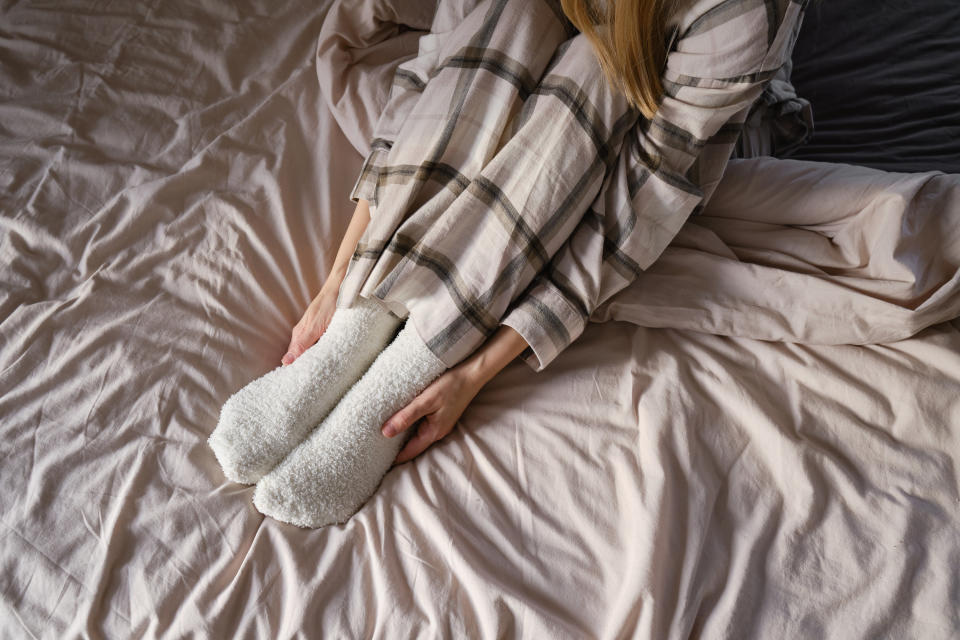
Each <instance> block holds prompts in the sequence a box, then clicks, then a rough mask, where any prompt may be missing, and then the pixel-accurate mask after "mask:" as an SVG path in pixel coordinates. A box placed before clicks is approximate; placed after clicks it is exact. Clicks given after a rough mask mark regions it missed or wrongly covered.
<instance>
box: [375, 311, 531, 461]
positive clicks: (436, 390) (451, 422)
mask: <svg viewBox="0 0 960 640" xmlns="http://www.w3.org/2000/svg"><path fill="white" fill-rule="evenodd" d="M526 348H527V343H526V342H525V341H524V339H523V338H522V337H521V336H520V334H519V333H517V332H516V331H514V330H513V329H512V328H511V327H507V326H501V327H500V328H499V329H498V330H497V332H496V333H495V334H493V336H491V337H490V338H489V339H487V341H486V342H485V343H483V345H482V346H481V347H480V348H479V349H477V350H476V351H475V352H474V353H473V355H471V356H470V357H469V358H467V359H466V360H464V361H463V362H461V363H459V364H458V365H457V366H455V367H453V368H452V369H449V370H447V371H446V372H445V373H444V374H443V375H442V376H440V377H439V378H437V379H436V380H435V381H434V382H433V383H431V384H430V386H428V387H427V388H426V389H424V390H423V392H422V393H421V394H420V395H418V396H417V397H416V398H414V399H413V400H412V401H411V402H410V404H408V405H407V406H406V407H404V408H403V409H401V410H400V411H398V412H397V413H395V414H393V415H392V416H391V417H390V419H389V420H387V421H386V422H385V423H384V424H383V427H382V431H383V435H385V436H387V437H388V438H392V437H394V436H396V435H397V434H399V433H402V432H404V431H406V430H407V429H409V428H410V427H411V426H412V425H413V424H414V423H415V422H416V421H417V420H419V419H420V418H423V422H422V423H420V426H419V427H417V432H416V433H415V434H414V435H413V437H412V438H410V440H409V441H408V442H407V444H406V446H404V447H403V449H401V451H400V453H399V454H397V459H396V461H395V462H396V464H400V463H403V462H406V461H407V460H410V459H411V458H415V457H416V456H418V455H420V453H422V452H423V451H424V450H425V449H426V448H427V447H429V446H430V445H431V444H433V443H434V442H436V441H437V440H439V439H441V438H443V437H444V436H446V435H447V434H448V433H450V431H451V430H452V429H453V427H454V426H455V425H456V423H457V420H459V419H460V416H461V415H462V414H463V412H464V410H465V409H466V408H467V405H468V404H470V401H471V400H473V398H474V397H475V396H476V395H477V393H479V392H480V389H481V388H482V387H483V385H485V384H486V383H487V382H489V381H490V379H491V378H493V376H495V375H496V374H497V373H498V372H499V371H500V370H501V369H503V368H504V367H505V366H507V364H508V363H509V362H510V361H511V360H513V359H514V358H516V357H517V356H518V355H520V353H522V352H523V350H524V349H526Z"/></svg>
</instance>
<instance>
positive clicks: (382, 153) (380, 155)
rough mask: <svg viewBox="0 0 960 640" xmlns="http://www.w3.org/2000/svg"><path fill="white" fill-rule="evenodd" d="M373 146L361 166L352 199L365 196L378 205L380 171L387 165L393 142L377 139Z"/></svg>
mask: <svg viewBox="0 0 960 640" xmlns="http://www.w3.org/2000/svg"><path fill="white" fill-rule="evenodd" d="M371 146H372V148H371V150H370V153H369V154H368V155H367V157H366V159H365V160H364V161H363V166H362V167H361V168H360V175H359V176H358V177H357V181H356V182H355V183H354V185H353V189H352V190H351V191H350V199H351V200H353V201H354V202H356V201H358V200H359V199H360V198H363V199H364V200H366V201H367V202H369V203H370V204H371V205H373V206H376V204H377V191H378V190H379V189H378V185H379V180H380V172H381V171H382V170H383V169H384V168H385V167H386V166H387V156H388V155H390V147H391V146H392V144H391V143H390V142H387V141H386V140H382V139H377V140H374V141H373V144H372V145H371Z"/></svg>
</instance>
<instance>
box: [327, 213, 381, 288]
mask: <svg viewBox="0 0 960 640" xmlns="http://www.w3.org/2000/svg"><path fill="white" fill-rule="evenodd" d="M368 224H370V205H369V203H368V202H367V201H366V200H364V199H363V198H360V199H359V200H357V208H356V209H354V210H353V217H352V218H350V224H349V225H348V226H347V230H346V231H345V232H344V234H343V240H342V241H341V242H340V248H339V249H337V257H336V258H334V259H333V267H332V268H331V269H330V275H328V276H327V281H326V282H325V283H324V284H323V286H324V287H327V286H328V285H329V286H332V287H333V289H334V290H338V289H339V288H340V283H341V282H343V276H345V275H346V273H347V266H348V265H349V264H350V258H351V256H353V252H354V251H355V250H356V248H357V243H358V242H359V241H360V236H362V235H363V232H364V231H366V229H367V225H368Z"/></svg>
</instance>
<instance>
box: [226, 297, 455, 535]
mask: <svg viewBox="0 0 960 640" xmlns="http://www.w3.org/2000/svg"><path fill="white" fill-rule="evenodd" d="M401 326H402V328H401V329H400V331H399V333H397V329H398V328H399V327H401ZM445 369H446V366H445V365H444V364H443V362H442V361H441V360H439V359H438V358H437V357H436V356H435V355H434V354H433V352H431V351H430V350H429V349H428V348H427V346H426V345H425V344H424V343H423V340H422V339H421V338H420V336H419V334H418V333H417V330H416V327H415V326H414V325H413V322H406V323H403V321H402V320H400V319H399V318H397V317H396V316H394V315H393V314H391V313H390V312H389V311H387V310H386V309H385V308H384V307H382V306H381V305H379V304H377V303H375V302H372V301H368V300H365V299H363V298H358V299H357V300H356V302H355V303H354V306H353V307H351V308H349V309H343V308H338V309H337V310H336V311H335V312H334V314H333V317H332V318H331V321H330V325H329V326H328V327H327V330H326V331H325V332H324V334H323V335H322V336H321V337H320V339H319V340H318V341H317V343H316V344H315V345H313V346H312V347H310V348H309V349H307V350H306V351H305V352H304V353H303V355H301V356H300V357H299V358H297V359H296V360H295V361H294V362H293V363H292V364H290V365H287V366H285V367H278V368H276V369H274V370H273V371H270V372H268V373H267V374H266V375H264V376H262V377H260V378H257V379H256V380H254V381H252V382H251V383H249V384H248V385H247V386H245V387H244V388H243V389H241V390H240V391H238V392H237V393H235V394H234V395H233V396H231V397H230V398H229V399H228V400H227V402H226V403H225V404H224V406H223V408H222V410H221V412H220V420H219V422H218V424H217V427H216V428H215V429H214V431H213V433H212V434H211V435H210V438H209V440H208V443H209V445H210V447H211V449H213V451H214V454H215V455H216V457H217V460H218V461H219V463H220V466H221V467H222V468H223V471H224V475H226V477H227V478H228V479H230V480H233V481H235V482H241V483H247V484H252V483H256V485H257V486H256V489H255V490H254V497H253V503H254V506H256V508H257V509H258V510H259V511H260V512H261V513H263V514H264V515H267V516H270V517H272V518H275V519H277V520H280V521H282V522H287V523H290V524H295V525H297V526H301V527H311V528H314V527H321V526H325V525H328V524H334V523H342V522H345V521H346V520H347V519H349V518H350V516H352V515H353V514H354V513H355V512H356V511H357V510H358V509H359V508H360V507H361V506H363V504H364V503H365V502H366V501H367V500H368V499H369V498H370V496H372V495H373V493H374V491H375V490H376V488H377V486H379V484H380V481H381V480H382V479H383V476H384V475H385V474H386V472H387V471H388V470H389V468H390V465H391V464H392V463H393V460H394V459H395V458H396V456H397V453H398V452H399V451H400V448H401V447H402V446H403V444H404V442H405V441H406V439H407V437H405V436H395V437H393V438H387V437H386V436H384V435H383V434H382V433H381V432H380V427H381V426H382V425H383V423H384V422H386V421H387V419H388V418H389V417H390V416H392V415H393V414H394V413H396V412H397V411H399V410H400V409H402V408H403V407H404V406H406V405H407V404H409V402H410V401H411V400H413V398H415V397H416V396H417V394H419V393H420V392H421V391H422V390H423V389H424V388H426V386H427V385H429V384H430V383H431V382H432V381H433V380H435V379H436V378H438V377H439V376H440V375H441V374H442V373H443V372H444V370H445ZM405 435H409V432H408V433H407V434H405Z"/></svg>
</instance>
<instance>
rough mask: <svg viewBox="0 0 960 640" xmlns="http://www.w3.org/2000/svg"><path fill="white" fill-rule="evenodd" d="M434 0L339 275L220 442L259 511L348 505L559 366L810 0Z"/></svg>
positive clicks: (302, 517)
mask: <svg viewBox="0 0 960 640" xmlns="http://www.w3.org/2000/svg"><path fill="white" fill-rule="evenodd" d="M422 4H423V3H411V2H409V0H393V5H392V6H387V5H390V2H389V1H388V0H366V1H365V3H360V4H359V5H358V3H356V1H355V0H354V1H353V2H348V1H347V0H342V1H341V2H335V3H334V6H333V7H332V8H331V9H330V14H328V18H327V20H328V21H330V20H334V21H338V20H339V21H341V22H343V23H344V24H343V25H341V26H342V27H343V28H344V29H347V28H350V29H353V30H354V31H355V32H359V33H363V32H364V30H367V31H369V30H370V29H371V26H370V25H369V24H359V23H356V22H357V21H359V20H361V18H360V16H363V15H367V14H370V13H371V12H372V13H374V14H375V15H376V14H377V13H378V12H379V14H380V17H383V16H393V17H394V19H395V16H397V15H400V16H402V15H403V12H404V11H413V12H415V10H419V11H420V12H421V13H422V12H423V7H422V6H421V5H422ZM435 4H436V10H435V11H432V10H431V14H432V16H433V17H432V24H431V29H430V31H431V32H430V33H429V34H428V35H426V36H424V37H422V38H421V39H420V51H419V54H418V55H417V56H415V57H413V58H411V59H409V60H407V61H405V62H403V63H402V64H400V65H399V66H398V67H397V70H396V73H395V75H394V80H393V86H392V88H391V91H390V95H389V99H388V101H387V104H386V106H385V107H384V109H383V111H382V115H381V116H380V120H379V121H378V122H377V123H376V128H375V131H374V137H373V140H372V142H371V152H370V153H369V155H368V156H367V158H366V161H365V163H364V165H363V168H362V170H361V173H360V176H359V177H358V179H357V182H356V184H355V186H354V189H353V192H352V194H351V199H352V200H353V201H355V202H356V209H355V211H354V214H353V218H352V220H351V221H350V224H349V226H348V228H347V231H346V234H345V236H344V238H343V240H342V242H341V244H340V247H339V251H338V252H337V256H336V259H335V261H334V265H333V268H332V271H331V273H330V275H329V278H328V279H327V281H326V283H325V284H324V285H323V287H322V288H321V290H320V292H319V293H318V294H317V296H316V298H314V300H313V301H312V302H311V303H310V305H309V307H308V308H307V310H306V312H305V313H304V315H303V317H302V318H301V319H300V321H299V322H298V323H297V325H296V326H295V327H294V329H293V335H292V339H291V341H290V346H289V348H288V352H287V353H286V355H284V357H283V359H282V365H283V366H280V367H277V368H276V369H274V370H273V371H270V372H269V373H267V374H266V375H264V376H262V377H260V378H257V379H255V380H253V381H252V382H250V383H249V384H248V385H246V386H245V387H244V388H242V389H241V390H239V391H238V392H237V393H235V394H234V395H233V396H231V397H230V398H229V399H228V400H227V402H226V403H225V404H224V406H223V409H222V411H221V414H220V420H219V423H218V425H217V427H216V429H215V430H214V432H213V433H212V434H211V436H210V439H209V444H210V446H211V448H212V449H213V451H214V453H215V454H216V456H217V459H218V461H219V462H220V464H221V466H222V468H223V471H224V474H225V475H226V476H227V478H229V479H231V480H234V481H236V482H243V483H256V485H257V486H256V490H255V492H254V497H253V501H254V504H255V506H256V507H257V509H258V510H260V511H261V512H262V513H263V514H265V515H269V516H271V517H273V518H276V519H278V520H281V521H284V522H289V523H292V524H296V525H299V526H302V527H318V526H324V525H326V524H331V523H338V522H344V521H345V520H347V519H348V518H349V517H350V516H351V515H353V513H355V512H356V511H357V509H359V508H360V507H361V506H362V505H363V503H364V502H366V500H367V499H369V497H370V496H371V495H372V494H373V493H374V491H375V490H376V488H377V486H378V485H379V483H380V481H381V480H382V478H383V476H384V474H385V473H386V472H387V470H388V469H389V468H390V466H391V464H393V463H394V462H396V463H402V462H404V461H407V460H410V459H411V458H413V457H414V456H416V455H418V454H419V453H421V452H422V451H424V450H425V449H426V448H427V447H428V446H429V445H430V444H431V443H433V442H435V441H437V440H439V439H440V438H442V437H443V436H445V435H446V434H447V433H449V432H450V431H451V429H452V428H453V426H454V425H455V423H456V421H457V420H458V418H459V417H460V415H461V414H462V412H463V411H464V409H465V408H466V407H467V405H468V404H469V403H470V401H471V400H472V399H473V398H474V397H475V396H476V394H477V392H478V391H479V390H480V388H481V387H482V386H483V385H484V384H485V383H486V382H487V381H488V380H490V379H491V378H492V377H493V376H494V375H495V374H496V373H497V372H498V371H499V370H500V369H501V368H503V367H504V366H505V365H506V364H507V363H508V362H510V361H511V360H513V359H514V358H515V357H516V356H518V355H520V356H522V357H523V359H524V361H525V362H526V363H527V364H528V365H530V367H531V368H532V369H534V370H535V371H540V370H542V369H543V368H544V367H546V366H547V365H548V364H549V363H550V362H551V361H552V360H553V359H554V358H555V357H556V356H557V355H558V354H559V353H560V352H561V351H562V350H563V349H564V348H566V346H568V345H569V344H570V343H571V342H572V341H573V340H574V339H576V338H577V337H578V336H579V335H580V334H581V333H582V331H583V329H584V326H585V325H586V322H587V320H588V318H589V316H590V313H591V312H592V311H593V310H594V309H596V308H597V307H598V306H599V305H600V304H601V303H603V302H604V301H605V300H607V299H608V298H610V297H611V296H612V295H614V294H616V293H617V292H618V291H620V290H621V289H623V288H624V287H626V286H627V285H628V284H630V283H631V282H632V281H633V280H634V279H635V278H636V275H637V274H638V273H640V272H641V271H643V270H644V269H646V268H647V267H649V265H650V264H651V263H653V261H654V260H656V258H657V257H658V256H659V254H660V253H661V252H662V251H663V249H664V248H665V247H666V245H667V244H668V243H669V242H670V241H671V239H672V238H673V237H674V236H675V234H676V233H677V232H678V230H679V229H680V227H681V225H682V224H683V223H684V221H685V220H686V218H687V217H688V216H689V215H690V214H691V213H695V212H696V211H697V210H698V209H699V208H700V207H702V206H703V204H704V203H705V202H706V201H707V200H708V199H709V197H710V194H711V193H712V192H713V190H714V188H715V186H716V184H717V182H718V181H719V180H720V177H721V175H722V174H723V169H724V167H725V165H726V162H727V160H728V158H729V157H730V154H731V150H732V149H733V145H734V144H735V142H736V140H737V137H738V135H739V132H740V129H741V126H742V124H743V122H744V121H745V119H746V117H747V114H748V112H749V111H750V108H751V105H753V104H754V103H755V102H756V101H757V99H758V97H759V96H760V95H761V92H762V91H763V89H764V86H765V85H766V84H767V83H768V82H769V80H770V79H771V78H772V77H773V76H774V75H775V74H776V73H777V71H778V70H779V69H780V68H781V67H782V66H783V65H784V64H785V62H786V61H788V60H789V56H790V52H791V49H792V47H793V43H794V41H795V39H796V35H797V31H798V29H799V25H800V20H801V18H802V15H803V11H804V8H805V5H806V0H694V1H689V2H684V3H680V2H672V1H669V0H610V1H609V2H607V3H605V5H603V6H601V4H600V3H596V2H593V1H591V0H562V2H561V1H560V0H483V1H478V0H440V1H439V2H437V3H435ZM358 7H359V8H358ZM351 20H353V21H355V23H354V24H350V21H351ZM324 46H325V43H324V42H323V39H322V38H321V43H320V48H319V49H318V51H323V50H324ZM421 419H422V420H421ZM418 421H420V422H419V424H418V426H417V428H416V429H415V430H414V429H411V427H412V426H413V425H414V424H415V423H417V422H418ZM414 431H415V434H414ZM411 434H413V435H412V437H411Z"/></svg>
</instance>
